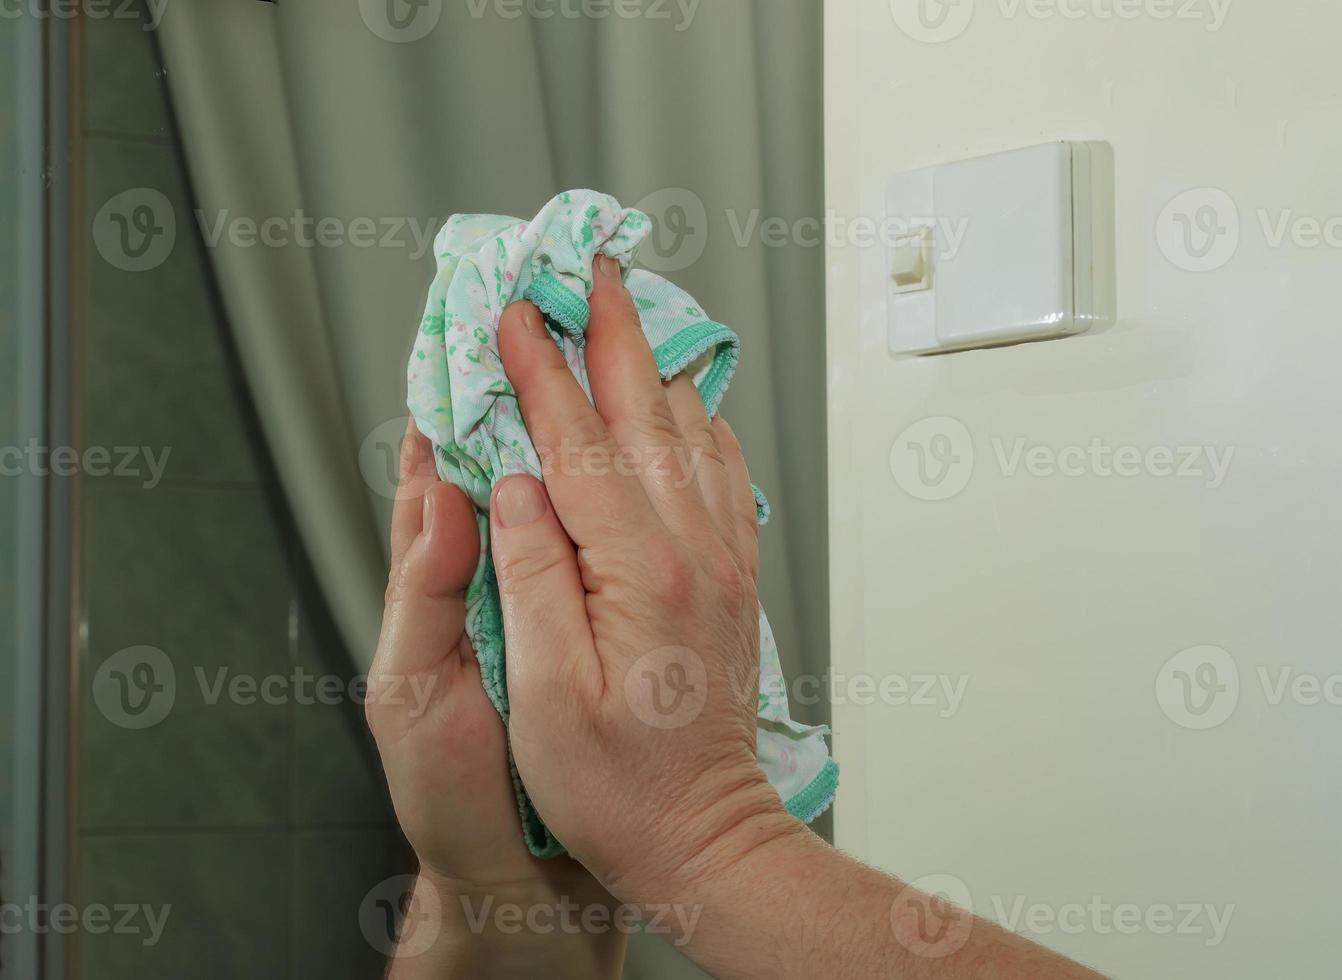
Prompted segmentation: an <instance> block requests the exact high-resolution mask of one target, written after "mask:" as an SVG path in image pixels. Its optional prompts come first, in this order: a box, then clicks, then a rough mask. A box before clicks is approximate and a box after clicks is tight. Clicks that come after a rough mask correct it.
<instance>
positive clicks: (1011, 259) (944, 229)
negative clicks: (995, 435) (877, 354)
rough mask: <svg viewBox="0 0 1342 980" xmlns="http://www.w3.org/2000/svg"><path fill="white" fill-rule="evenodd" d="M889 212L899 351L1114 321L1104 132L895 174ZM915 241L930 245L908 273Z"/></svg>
mask: <svg viewBox="0 0 1342 980" xmlns="http://www.w3.org/2000/svg"><path fill="white" fill-rule="evenodd" d="M886 215H887V219H888V221H887V226H888V227H889V228H890V234H889V235H887V236H886V241H887V249H886V252H887V254H886V271H887V276H886V309H887V316H888V337H889V346H890V350H891V351H892V352H893V353H896V354H928V353H934V352H941V351H953V350H965V349H967V348H972V347H991V346H994V345H997V344H1009V343H1017V342H1020V341H1024V340H1043V339H1046V338H1049V337H1063V336H1067V335H1068V334H1076V333H1081V332H1083V331H1085V330H1088V329H1090V328H1091V327H1093V326H1095V325H1097V324H1107V323H1112V322H1113V319H1114V315H1115V310H1114V302H1115V300H1114V296H1115V290H1114V169H1113V151H1112V149H1111V148H1110V146H1109V144H1108V143H1101V142H1056V143H1044V144H1041V145H1039V146H1031V147H1026V148H1024V149H1020V150H1010V151H1008V152H1006V153H997V154H993V155H992V156H986V157H978V158H976V159H973V160H961V161H958V162H956V163H948V164H943V165H940V166H935V167H924V168H922V169H920V170H910V171H907V172H905V173H901V174H897V175H896V176H895V177H893V178H892V179H891V180H890V183H889V185H888V187H887V188H886ZM918 241H922V242H925V243H926V247H925V252H924V254H923V256H922V264H921V266H916V268H917V269H918V270H919V272H920V275H917V276H913V277H911V276H910V270H911V268H915V266H914V265H913V263H912V259H911V257H910V255H909V248H910V242H918Z"/></svg>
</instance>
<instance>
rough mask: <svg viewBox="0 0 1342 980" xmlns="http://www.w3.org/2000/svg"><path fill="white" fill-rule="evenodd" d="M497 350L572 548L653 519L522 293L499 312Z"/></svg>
mask: <svg viewBox="0 0 1342 980" xmlns="http://www.w3.org/2000/svg"><path fill="white" fill-rule="evenodd" d="M499 354H500V356H501V357H502V358H503V368H504V371H505V372H506V373H507V375H508V380H509V382H511V384H512V386H513V389H514V390H515V391H516V392H517V399H518V402H519V403H520V404H521V407H522V418H523V420H524V421H525V423H526V427H527V432H528V433H529V434H530V436H531V442H532V444H533V445H534V446H535V447H536V452H537V453H538V454H539V455H540V457H541V461H542V464H543V467H544V474H543V475H544V480H545V490H546V492H547V493H548V494H549V497H550V503H551V505H552V506H553V507H554V511H555V513H556V514H557V515H558V516H559V521H560V523H561V524H563V525H564V530H565V531H566V532H567V533H568V536H569V538H570V539H572V541H573V542H574V544H576V545H578V546H579V547H590V546H591V545H593V544H595V543H597V542H599V541H601V540H603V538H608V537H611V536H617V535H624V534H628V533H629V532H630V530H631V529H633V528H636V527H640V526H647V523H648V522H649V521H651V522H654V523H655V525H656V526H658V527H660V526H661V523H660V521H659V520H658V518H657V515H656V513H655V512H654V511H653V509H652V504H651V503H650V502H649V500H648V497H647V494H645V493H644V492H643V487H642V485H641V484H640V483H639V481H638V479H637V478H636V477H634V476H633V475H629V474H624V473H622V472H621V465H620V448H619V445H618V443H616V441H615V439H614V437H613V436H612V435H611V433H610V431H609V430H608V429H607V428H606V423H605V422H604V421H602V419H601V416H600V415H598V414H597V411H596V408H595V407H593V405H592V403H591V401H590V400H589V399H588V397H587V394H586V392H584V391H583V389H582V386H581V385H580V384H578V379H577V378H576V377H574V375H573V372H572V371H571V370H570V369H569V366H568V363H567V361H565V359H564V355H563V354H562V353H561V352H560V350H559V348H558V347H557V346H556V345H555V342H554V338H553V337H551V336H550V334H549V332H548V331H547V330H546V329H545V324H544V322H543V320H542V319H541V313H540V310H539V309H537V308H536V306H535V305H533V304H532V303H529V302H527V301H525V300H522V301H519V302H516V303H513V304H512V305H510V306H509V307H508V308H507V309H506V310H504V311H503V317H502V319H501V320H500V321H499Z"/></svg>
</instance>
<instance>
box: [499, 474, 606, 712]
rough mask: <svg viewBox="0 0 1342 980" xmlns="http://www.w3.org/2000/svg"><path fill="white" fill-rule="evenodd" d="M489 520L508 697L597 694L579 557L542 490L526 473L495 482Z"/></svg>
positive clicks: (521, 701) (597, 667)
mask: <svg viewBox="0 0 1342 980" xmlns="http://www.w3.org/2000/svg"><path fill="white" fill-rule="evenodd" d="M490 517H491V519H490V529H491V534H492V538H493V540H492V547H491V551H492V554H493V556H494V572H495V574H496V576H497V578H498V582H499V599H500V601H501V603H502V606H503V634H504V640H505V642H506V644H507V649H508V692H509V696H510V697H511V698H513V699H514V703H515V704H518V705H521V704H524V703H525V702H526V700H527V699H528V698H531V697H549V696H552V695H553V694H555V693H559V694H563V693H564V692H566V691H570V690H572V685H573V683H574V682H575V681H576V682H578V683H584V684H586V683H592V684H593V690H594V691H599V690H600V683H601V674H600V670H601V668H600V663H599V661H598V660H597V658H596V647H595V644H594V642H593V640H592V627H591V623H590V622H589V621H588V619H587V593H586V591H585V590H584V589H583V585H582V576H581V573H580V572H579V569H578V556H577V554H576V552H575V551H574V547H573V542H572V541H570V540H569V538H568V535H567V534H565V533H564V528H563V527H562V526H561V525H560V523H559V518H558V516H557V515H556V514H555V512H554V508H553V507H552V506H551V505H550V500H549V497H548V496H547V494H546V492H545V486H544V485H543V484H542V483H541V482H540V481H539V480H536V479H533V478H532V477H530V476H510V477H508V478H506V479H504V480H502V481H500V482H499V484H498V485H497V486H496V487H494V496H493V499H492V500H491V501H490Z"/></svg>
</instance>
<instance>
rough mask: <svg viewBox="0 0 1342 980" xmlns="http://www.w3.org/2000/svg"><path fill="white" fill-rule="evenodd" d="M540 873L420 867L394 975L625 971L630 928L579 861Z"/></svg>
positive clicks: (411, 978) (403, 978) (557, 978)
mask: <svg viewBox="0 0 1342 980" xmlns="http://www.w3.org/2000/svg"><path fill="white" fill-rule="evenodd" d="M546 865H548V866H546V867H542V868H540V869H539V873H538V874H536V875H535V876H530V877H526V878H518V879H501V880H493V881H478V880H469V881H468V880H463V879H458V878H452V877H448V876H445V875H442V874H440V873H438V872H435V871H433V870H432V869H428V868H424V869H422V870H421V871H420V873H419V875H418V877H417V879H416V882H415V887H414V890H413V892H412V893H411V896H410V899H409V902H408V905H407V907H406V910H405V914H404V916H403V919H402V923H403V924H402V931H401V937H400V941H399V942H398V944H397V948H396V952H395V955H394V958H393V963H392V968H391V971H390V977H391V978H392V980H421V978H422V980H429V978H434V980H441V978H446V977H471V978H472V980H475V978H482V980H484V978H491V977H500V978H503V977H520V976H528V977H529V976H536V975H541V974H542V973H543V974H544V975H546V976H547V977H550V978H552V980H563V978H565V977H570V976H571V977H574V978H578V977H581V978H583V980H587V978H603V977H611V978H614V977H618V976H619V975H620V969H621V965H622V963H623V960H624V948H625V943H626V939H627V933H628V931H629V930H628V928H623V924H622V923H621V922H619V921H617V919H618V917H617V915H616V914H615V911H616V910H615V902H614V900H613V899H612V898H611V897H610V895H609V894H608V893H606V892H605V890H604V889H602V888H601V887H600V886H599V885H598V884H597V883H596V882H595V880H593V879H592V878H591V876H590V875H587V874H586V872H585V871H583V870H582V868H581V867H580V866H578V865H576V864H573V863H572V862H568V861H556V862H546Z"/></svg>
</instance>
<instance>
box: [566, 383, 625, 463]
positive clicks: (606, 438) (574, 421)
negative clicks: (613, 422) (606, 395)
mask: <svg viewBox="0 0 1342 980" xmlns="http://www.w3.org/2000/svg"><path fill="white" fill-rule="evenodd" d="M564 370H565V371H567V370H568V368H564ZM563 433H564V442H565V443H568V444H569V445H570V446H572V447H573V448H575V449H578V450H586V449H590V448H594V447H604V448H607V449H613V440H612V439H611V435H610V430H609V429H607V428H606V423H605V422H604V421H603V420H602V418H601V416H600V415H597V414H596V412H580V413H576V414H575V415H574V417H573V418H571V419H568V420H567V421H566V422H565V424H564V427H563Z"/></svg>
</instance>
